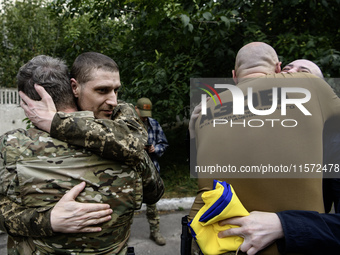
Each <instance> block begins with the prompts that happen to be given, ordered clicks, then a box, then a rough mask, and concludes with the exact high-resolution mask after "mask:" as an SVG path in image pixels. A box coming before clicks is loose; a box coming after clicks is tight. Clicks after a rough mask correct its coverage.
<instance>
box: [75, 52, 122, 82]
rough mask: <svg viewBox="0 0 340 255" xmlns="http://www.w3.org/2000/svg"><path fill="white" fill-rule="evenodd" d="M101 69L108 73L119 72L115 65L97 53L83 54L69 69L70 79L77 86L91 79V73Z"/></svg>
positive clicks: (110, 59) (112, 61)
mask: <svg viewBox="0 0 340 255" xmlns="http://www.w3.org/2000/svg"><path fill="white" fill-rule="evenodd" d="M95 69H102V70H104V71H109V72H119V68H118V65H117V63H116V62H115V61H114V60H113V59H112V58H110V57H108V56H106V55H104V54H101V53H98V52H85V53H82V54H80V55H79V56H78V57H77V58H76V60H75V61H74V63H73V65H72V68H71V78H74V79H75V80H76V81H77V82H78V83H79V84H82V83H86V82H88V81H90V80H91V79H92V77H91V75H92V71H93V70H95Z"/></svg>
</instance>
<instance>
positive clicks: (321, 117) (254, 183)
mask: <svg viewBox="0 0 340 255" xmlns="http://www.w3.org/2000/svg"><path fill="white" fill-rule="evenodd" d="M263 52H267V53H266V54H265V55H263V54H261V53H263ZM249 62H251V63H249ZM280 65H281V63H280V62H279V60H278V57H277V54H276V52H275V50H274V49H273V48H272V47H271V46H269V45H267V44H265V43H261V42H254V43H250V44H247V45H245V46H244V47H243V48H242V49H241V50H240V51H239V52H238V54H237V57H236V63H235V70H234V71H233V78H234V80H235V82H236V83H237V87H238V88H239V89H241V90H242V92H243V94H246V93H247V90H248V88H252V90H253V96H254V95H255V96H258V99H259V100H260V101H259V107H268V106H266V105H264V103H265V102H264V101H263V100H262V99H263V98H265V97H266V95H267V94H268V93H270V91H272V89H273V87H277V88H279V89H280V88H281V90H282V88H288V89H291V88H296V87H298V88H302V89H305V90H308V91H309V92H310V94H311V99H310V100H309V101H308V102H305V103H304V104H303V106H304V107H305V108H306V109H308V110H309V111H310V112H311V115H305V114H303V113H302V111H301V109H300V108H299V107H291V108H289V109H287V110H286V115H285V116H282V114H281V110H280V109H279V107H278V108H277V109H276V110H275V111H273V112H272V113H271V114H269V115H262V116H261V115H255V116H254V114H245V115H244V116H242V118H241V120H244V122H243V123H250V122H251V121H254V120H257V121H258V120H259V121H263V123H264V121H265V119H281V120H282V119H283V118H285V119H293V120H295V121H296V122H297V123H298V124H297V125H296V126H294V127H289V128H287V127H284V126H281V125H277V126H275V127H273V126H271V125H267V126H263V127H252V126H250V125H246V124H244V125H233V126H230V125H229V126H226V125H216V126H213V125H209V123H206V122H205V121H204V118H202V116H199V117H198V119H197V121H196V124H195V137H196V146H197V165H199V166H201V165H209V164H218V165H220V166H227V165H232V166H235V168H236V169H240V168H241V167H242V166H262V165H267V166H268V165H271V166H276V167H278V166H280V165H284V166H286V165H292V166H300V165H305V164H312V163H314V164H320V165H322V130H323V128H324V125H325V122H326V121H327V120H329V121H330V122H332V123H329V124H332V126H334V127H335V126H337V127H340V100H339V98H338V97H336V96H335V94H334V92H333V91H332V89H331V88H330V87H329V85H328V84H327V83H326V82H324V81H323V80H321V79H317V78H316V77H315V76H314V75H310V74H303V73H297V74H278V72H280V71H281V70H280ZM288 78H290V79H288ZM268 91H269V92H268ZM299 96H300V97H301V94H300V95H298V93H290V94H289V97H290V98H291V99H292V98H296V99H297V98H298V97H299ZM220 97H221V100H222V102H223V104H224V102H226V104H224V105H228V103H227V102H232V101H233V95H232V93H231V91H230V90H229V91H226V92H222V93H220ZM261 100H262V101H261ZM212 101H213V100H210V101H209V102H207V109H208V110H210V111H211V112H212V114H213V116H214V115H218V116H219V118H220V119H227V120H232V119H235V118H239V117H240V116H239V115H234V114H233V113H232V112H230V111H224V115H223V109H222V107H220V108H217V107H215V105H214V102H212ZM259 107H258V108H259ZM269 107H270V105H269ZM257 110H260V109H257ZM241 120H240V118H239V122H240V121H241ZM198 174H199V179H198V185H199V192H198V196H197V197H196V200H195V202H194V204H193V206H192V209H191V212H190V218H192V217H194V215H195V214H196V213H197V211H198V210H199V209H200V208H201V207H202V206H203V205H204V202H203V201H202V199H201V195H202V193H203V192H204V191H207V190H211V189H212V183H213V179H208V178H200V173H198ZM211 176H212V178H215V177H216V176H214V175H211ZM204 177H206V176H204ZM220 177H221V176H218V179H219V180H221V181H226V182H228V183H230V184H231V185H232V186H233V187H234V189H235V191H236V193H237V195H238V197H239V198H240V200H241V202H242V203H243V204H244V206H245V208H247V209H248V211H269V212H279V211H284V210H310V211H316V212H323V199H322V192H321V190H322V173H320V174H316V175H313V177H314V178H291V179H288V178H290V177H289V176H288V175H287V177H286V178H275V176H274V177H272V178H268V177H267V178H264V177H265V176H264V177H263V178H255V179H253V178H247V176H242V178H232V177H231V174H230V173H229V174H228V173H225V177H223V178H220ZM253 214H255V213H253ZM270 217H271V218H270V219H268V221H270V222H275V224H276V223H277V222H279V225H280V221H279V219H278V215H277V214H275V213H272V214H270ZM273 229H276V230H275V233H272V235H271V236H275V239H279V238H282V237H283V234H282V227H281V229H280V226H278V228H277V226H273ZM277 229H279V230H278V231H277ZM267 234H268V233H264V232H263V233H261V235H260V236H258V237H257V238H258V239H261V238H266V237H267ZM221 237H222V236H221ZM275 239H274V240H275ZM274 240H272V241H271V242H264V243H263V242H258V243H257V244H256V243H254V242H251V241H252V240H247V239H246V238H245V241H244V243H243V244H242V245H241V247H240V250H241V251H243V252H247V254H248V255H252V254H255V253H256V254H270V255H274V254H279V252H278V250H277V248H276V247H275V245H270V246H269V247H268V248H266V249H263V248H264V247H265V246H266V245H268V244H270V243H272V242H273V241H274ZM262 249H263V250H262ZM260 250H261V251H260ZM258 251H260V252H258ZM257 252H258V253H257ZM288 254H293V253H288ZM302 254H303V253H302Z"/></svg>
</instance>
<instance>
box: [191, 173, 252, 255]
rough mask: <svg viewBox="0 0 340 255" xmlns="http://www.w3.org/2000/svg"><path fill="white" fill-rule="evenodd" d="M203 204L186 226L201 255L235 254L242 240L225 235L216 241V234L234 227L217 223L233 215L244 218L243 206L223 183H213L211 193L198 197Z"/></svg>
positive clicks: (231, 188) (230, 187) (245, 211)
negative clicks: (231, 252)
mask: <svg viewBox="0 0 340 255" xmlns="http://www.w3.org/2000/svg"><path fill="white" fill-rule="evenodd" d="M202 199H203V201H204V203H205V205H204V206H203V207H202V208H201V209H200V210H199V211H198V213H197V214H196V216H195V217H194V218H193V219H192V221H191V222H189V223H188V226H189V227H190V230H191V234H192V236H193V237H194V238H195V240H196V242H197V244H198V246H199V247H200V249H201V251H202V253H203V254H205V255H216V254H222V253H225V252H229V251H236V250H237V249H238V247H239V246H240V245H241V244H242V242H243V238H242V237H239V236H229V237H225V238H219V237H218V233H219V232H221V231H224V230H226V229H229V228H234V227H238V226H234V225H225V226H220V225H218V222H219V221H221V220H225V219H227V218H232V217H236V216H247V215H249V213H248V211H247V210H246V209H245V208H244V207H243V205H242V203H241V201H240V200H239V198H238V197H237V195H236V193H235V191H234V189H233V187H232V186H231V185H230V184H228V183H226V182H220V181H217V180H214V187H213V190H210V191H206V192H204V193H203V194H202Z"/></svg>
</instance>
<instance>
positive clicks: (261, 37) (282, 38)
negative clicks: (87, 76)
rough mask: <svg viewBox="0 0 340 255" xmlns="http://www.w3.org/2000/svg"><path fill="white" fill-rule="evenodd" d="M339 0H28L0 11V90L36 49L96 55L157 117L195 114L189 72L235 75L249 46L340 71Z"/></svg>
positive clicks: (331, 73)
mask: <svg viewBox="0 0 340 255" xmlns="http://www.w3.org/2000/svg"><path fill="white" fill-rule="evenodd" d="M339 12H340V0H335V1H330V0H329V1H327V0H323V1H316V0H313V1H307V0H282V1H262V0H254V1H249V0H235V1H224V0H205V1H203V0H190V1H188V0H149V1H146V0H117V1H94V0H53V1H46V0H26V1H20V2H19V1H18V2H14V3H13V2H12V1H7V0H6V1H4V4H3V11H2V13H0V22H1V24H2V26H1V31H2V33H1V42H2V43H1V44H0V49H1V50H0V86H3V87H15V75H16V73H17V71H18V69H19V67H20V66H21V65H22V64H23V63H25V62H26V61H28V60H29V59H30V58H32V57H33V56H35V55H38V54H47V55H51V56H55V57H61V58H64V59H65V60H66V61H67V63H68V64H69V66H71V65H72V63H73V61H74V59H75V58H76V56H77V55H79V54H80V53H82V52H86V51H97V52H101V53H103V54H106V55H108V56H110V57H112V58H113V59H114V60H115V61H116V62H117V63H118V64H119V67H120V72H121V80H122V83H123V89H122V91H121V92H122V93H121V95H120V97H121V98H122V99H124V100H126V101H129V102H132V103H135V102H136V100H137V99H138V98H139V97H141V96H146V97H149V98H150V99H151V100H152V102H153V104H154V105H155V110H154V116H155V117H156V118H157V119H158V120H159V121H160V122H161V123H169V124H171V123H172V122H175V121H176V120H177V119H178V118H179V119H183V118H184V117H187V118H188V117H189V112H188V105H189V83H190V78H192V77H231V70H232V69H233V68H234V61H235V55H236V53H237V51H238V50H239V49H240V48H241V47H242V46H243V45H244V44H246V43H249V42H251V41H263V42H266V43H268V44H270V45H272V46H273V47H274V48H275V49H276V51H277V53H278V55H279V57H280V60H281V61H282V62H283V64H287V63H288V62H290V61H292V60H294V59H297V58H307V59H309V60H312V61H314V62H316V63H317V64H318V65H319V66H320V67H321V69H322V71H323V73H324V75H325V76H326V77H338V76H339V75H340V61H339V60H340V54H339V51H340V38H339V37H340V33H339V32H340V29H339V21H340V20H339V15H338V13H339Z"/></svg>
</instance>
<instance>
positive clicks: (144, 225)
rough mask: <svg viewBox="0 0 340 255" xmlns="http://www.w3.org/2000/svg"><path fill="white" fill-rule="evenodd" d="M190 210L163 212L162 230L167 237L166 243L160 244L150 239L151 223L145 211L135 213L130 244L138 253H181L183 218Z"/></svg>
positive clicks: (144, 254)
mask: <svg viewBox="0 0 340 255" xmlns="http://www.w3.org/2000/svg"><path fill="white" fill-rule="evenodd" d="M188 213H189V210H184V211H172V212H163V213H161V214H160V230H161V233H162V234H163V236H164V237H165V238H166V245H164V246H159V245H157V244H156V243H154V242H153V241H151V240H150V239H149V233H150V232H149V224H148V221H147V219H146V215H145V212H142V213H140V214H138V215H135V217H134V220H133V224H132V228H131V237H130V240H129V242H128V244H129V246H133V247H134V248H135V253H136V255H150V254H151V255H157V254H159V255H178V254H180V244H181V232H182V225H181V219H182V217H183V216H184V215H187V214H188Z"/></svg>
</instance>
